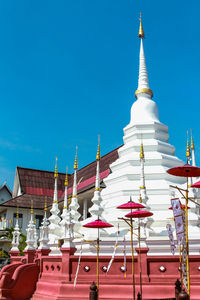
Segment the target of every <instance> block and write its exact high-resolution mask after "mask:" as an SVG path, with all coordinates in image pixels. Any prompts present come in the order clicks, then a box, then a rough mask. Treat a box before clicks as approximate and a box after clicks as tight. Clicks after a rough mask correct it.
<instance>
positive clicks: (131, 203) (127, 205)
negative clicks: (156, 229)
mask: <svg viewBox="0 0 200 300" xmlns="http://www.w3.org/2000/svg"><path fill="white" fill-rule="evenodd" d="M117 208H118V209H129V210H131V212H130V213H132V210H133V209H140V208H145V206H144V205H142V204H140V203H136V202H134V201H132V198H131V197H130V200H129V201H128V202H127V203H124V204H121V205H120V206H118V207H117ZM130 219H131V224H129V223H128V222H127V223H128V224H129V226H130V227H131V254H132V276H133V299H134V300H135V271H134V250H133V218H132V217H131V218H130ZM141 294H142V291H141Z"/></svg>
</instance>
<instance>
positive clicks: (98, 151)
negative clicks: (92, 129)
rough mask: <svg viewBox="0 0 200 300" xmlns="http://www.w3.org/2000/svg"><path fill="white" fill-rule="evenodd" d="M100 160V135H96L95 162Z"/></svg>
mask: <svg viewBox="0 0 200 300" xmlns="http://www.w3.org/2000/svg"><path fill="white" fill-rule="evenodd" d="M100 159H101V154H100V135H98V146H97V156H96V160H100Z"/></svg>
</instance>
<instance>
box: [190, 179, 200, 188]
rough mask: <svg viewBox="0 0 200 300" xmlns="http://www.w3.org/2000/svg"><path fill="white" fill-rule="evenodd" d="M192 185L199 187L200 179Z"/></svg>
mask: <svg viewBox="0 0 200 300" xmlns="http://www.w3.org/2000/svg"><path fill="white" fill-rule="evenodd" d="M191 187H193V188H197V189H199V188H200V181H197V182H195V183H194V184H193V185H191Z"/></svg>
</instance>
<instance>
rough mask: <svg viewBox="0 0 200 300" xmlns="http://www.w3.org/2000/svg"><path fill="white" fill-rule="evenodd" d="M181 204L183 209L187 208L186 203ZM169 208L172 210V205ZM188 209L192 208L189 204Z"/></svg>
mask: <svg viewBox="0 0 200 300" xmlns="http://www.w3.org/2000/svg"><path fill="white" fill-rule="evenodd" d="M180 206H181V209H183V210H184V209H185V205H184V204H181V205H180ZM169 209H171V210H172V209H173V208H172V206H170V207H169ZM187 209H190V207H189V206H188V207H187Z"/></svg>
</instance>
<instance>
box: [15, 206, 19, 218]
mask: <svg viewBox="0 0 200 300" xmlns="http://www.w3.org/2000/svg"><path fill="white" fill-rule="evenodd" d="M16 219H19V208H18V206H17V215H16Z"/></svg>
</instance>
